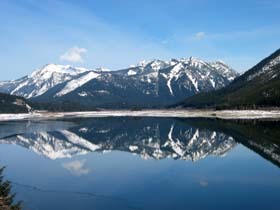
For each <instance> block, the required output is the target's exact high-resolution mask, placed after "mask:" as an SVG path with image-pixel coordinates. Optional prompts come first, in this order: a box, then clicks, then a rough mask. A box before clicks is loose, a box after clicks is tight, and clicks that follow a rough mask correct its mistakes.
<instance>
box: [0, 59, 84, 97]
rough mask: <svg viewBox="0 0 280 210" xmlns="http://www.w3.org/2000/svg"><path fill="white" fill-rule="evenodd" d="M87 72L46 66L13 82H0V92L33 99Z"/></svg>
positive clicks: (54, 65) (82, 69) (53, 65)
mask: <svg viewBox="0 0 280 210" xmlns="http://www.w3.org/2000/svg"><path fill="white" fill-rule="evenodd" d="M86 71H88V70H86V69H84V68H74V67H71V66H68V65H67V66H63V65H56V64H48V65H45V66H43V67H42V68H41V69H37V70H35V71H34V72H33V73H32V74H31V75H29V76H25V77H22V78H20V79H18V80H14V81H5V82H0V91H1V92H6V93H9V94H12V95H17V96H23V97H25V98H33V97H37V96H39V95H42V94H44V93H45V92H47V91H48V90H49V89H51V88H52V87H54V86H56V85H58V84H60V83H62V82H65V81H69V80H71V79H74V78H75V77H76V76H78V75H81V74H83V73H84V72H86Z"/></svg>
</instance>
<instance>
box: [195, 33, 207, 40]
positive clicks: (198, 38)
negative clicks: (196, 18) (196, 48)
mask: <svg viewBox="0 0 280 210" xmlns="http://www.w3.org/2000/svg"><path fill="white" fill-rule="evenodd" d="M205 37H206V33H205V32H203V31H200V32H198V33H196V34H195V35H194V39H196V40H201V39H204V38H205Z"/></svg>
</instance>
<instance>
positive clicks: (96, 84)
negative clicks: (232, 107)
mask: <svg viewBox="0 0 280 210" xmlns="http://www.w3.org/2000/svg"><path fill="white" fill-rule="evenodd" d="M238 75H239V74H238V73H237V72H235V71H234V70H233V69H232V68H230V67H229V66H227V65H226V64H225V63H223V62H221V61H216V62H206V61H203V60H201V59H198V58H194V57H190V58H182V59H172V60H170V61H162V60H152V61H143V62H140V63H139V64H137V65H135V66H131V67H129V68H126V69H122V70H117V71H110V70H108V69H104V68H101V69H94V70H91V69H85V68H76V67H72V66H63V65H56V64H48V65H45V66H43V67H42V68H40V69H38V70H36V71H34V72H33V73H32V74H30V75H29V76H25V77H22V78H20V79H17V80H13V81H5V82H0V91H2V92H5V93H8V94H13V95H18V96H22V97H25V98H27V99H30V100H31V101H34V102H44V103H59V104H61V103H64V102H67V101H71V102H72V103H76V104H80V105H81V106H88V107H100V108H114V109H115V108H133V107H136V108H137V107H138V108H139V107H140V108H153V107H164V106H165V105H171V104H174V103H176V102H179V101H181V100H183V99H184V98H186V97H189V96H192V95H194V94H197V93H200V92H207V91H211V90H217V89H220V88H222V87H224V86H226V85H228V84H229V83H230V82H231V81H232V80H234V78H236V77H237V76H238Z"/></svg>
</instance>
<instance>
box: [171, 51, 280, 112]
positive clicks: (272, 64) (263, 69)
mask: <svg viewBox="0 0 280 210" xmlns="http://www.w3.org/2000/svg"><path fill="white" fill-rule="evenodd" d="M176 106H180V107H197V108H205V107H218V108H242V107H248V108H252V107H255V106H280V49H279V50H277V51H275V52H274V53H273V54H271V55H270V56H269V57H267V58H265V59H264V60H262V61H261V62H260V63H258V64H257V65H255V66H254V67H253V68H251V69H250V70H248V71H247V72H245V73H244V74H243V75H241V76H240V77H238V78H237V79H235V80H234V81H233V82H232V83H231V84H230V85H228V86H226V87H225V88H222V89H220V90H217V91H212V92H209V93H201V94H197V95H195V96H193V97H190V98H187V99H186V100H185V101H183V102H181V103H179V104H177V105H176Z"/></svg>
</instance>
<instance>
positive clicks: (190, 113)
mask: <svg viewBox="0 0 280 210" xmlns="http://www.w3.org/2000/svg"><path fill="white" fill-rule="evenodd" d="M99 117H175V118H218V119H279V120H280V110H271V111H268V110H222V111H215V110H141V111H130V110H106V111H88V112H33V113H26V114H0V121H14V120H44V119H63V118H99Z"/></svg>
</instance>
